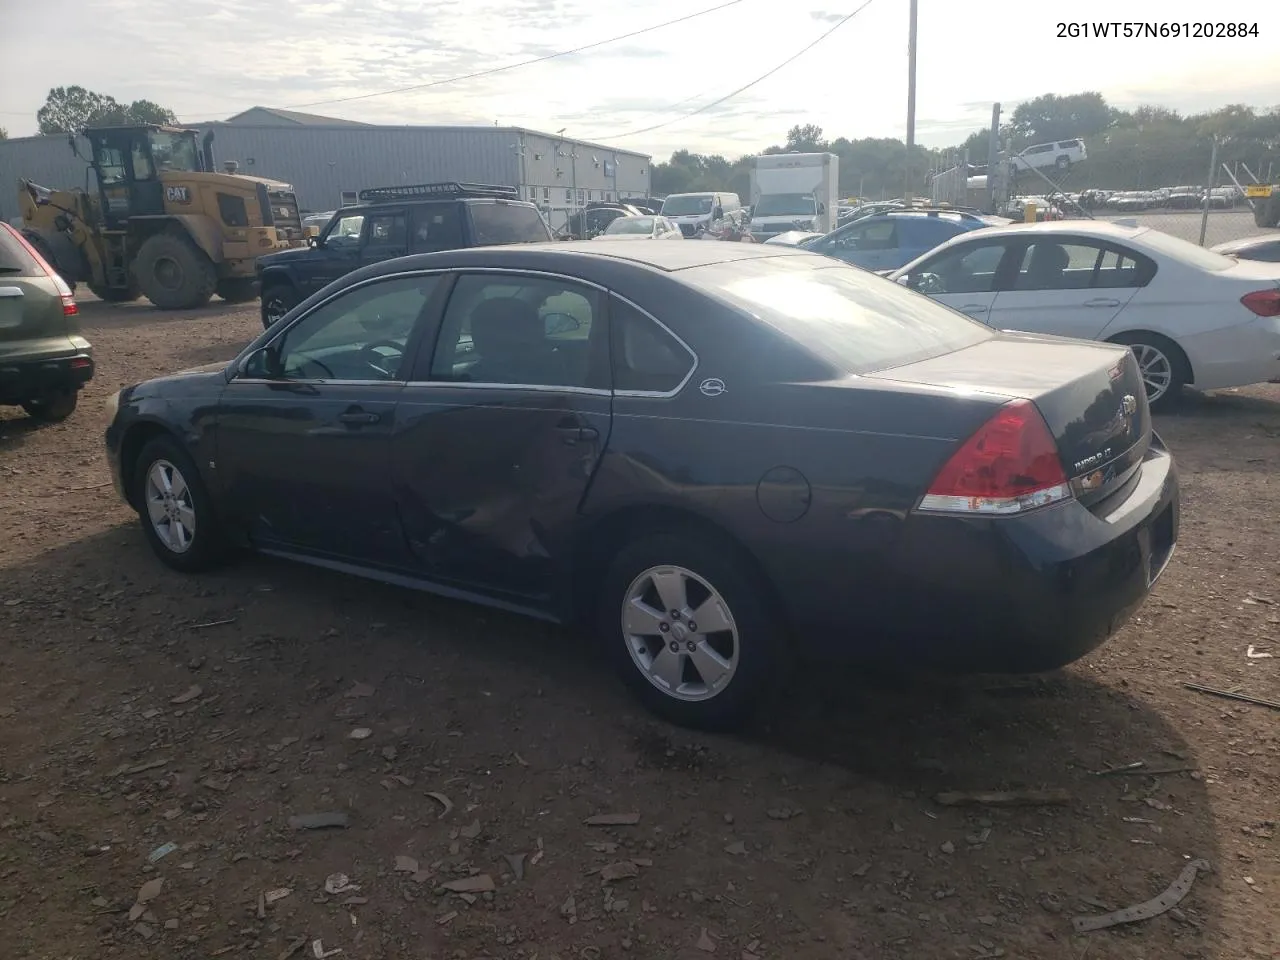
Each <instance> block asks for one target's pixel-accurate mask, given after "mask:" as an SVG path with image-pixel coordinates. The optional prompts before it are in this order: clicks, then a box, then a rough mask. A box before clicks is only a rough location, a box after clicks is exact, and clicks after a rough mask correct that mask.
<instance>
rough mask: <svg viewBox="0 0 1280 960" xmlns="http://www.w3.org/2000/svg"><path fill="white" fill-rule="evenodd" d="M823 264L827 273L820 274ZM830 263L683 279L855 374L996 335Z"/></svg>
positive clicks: (795, 262) (722, 267) (760, 266)
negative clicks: (817, 265)
mask: <svg viewBox="0 0 1280 960" xmlns="http://www.w3.org/2000/svg"><path fill="white" fill-rule="evenodd" d="M815 262H816V263H821V264H822V266H821V267H819V268H817V269H814V264H815ZM829 263H830V261H826V260H817V259H816V258H810V257H807V256H785V257H769V258H761V259H751V260H738V261H732V262H728V263H719V264H714V265H711V266H707V267H699V268H695V269H693V270H687V271H684V272H683V273H684V276H685V277H686V278H687V279H688V280H689V281H690V282H691V283H693V284H694V285H695V286H698V287H699V288H701V289H703V290H705V291H706V292H708V293H711V294H713V295H715V296H717V297H719V298H721V299H723V300H726V301H728V302H729V303H731V304H733V305H734V306H736V307H738V308H739V309H740V310H742V311H743V312H744V313H748V314H753V315H754V316H756V317H758V318H759V319H760V320H762V321H763V322H765V323H767V324H769V325H770V326H771V327H773V328H774V329H775V330H778V331H779V332H781V333H782V334H784V335H785V336H787V337H789V338H790V339H792V340H794V341H795V342H796V343H798V344H800V345H801V346H802V347H804V348H805V349H806V350H808V351H809V352H810V353H812V354H814V355H815V356H818V357H822V358H824V359H825V360H827V361H828V362H830V363H832V364H834V365H835V366H837V367H839V368H840V369H842V370H846V371H848V372H849V373H855V374H856V373H869V372H871V371H873V370H883V369H886V368H888V367H896V366H901V365H902V364H905V363H914V362H915V361H917V360H924V359H927V358H929V357H936V356H940V355H942V354H944V353H950V352H952V351H954V350H959V349H961V348H963V347H968V346H972V345H973V344H975V343H981V342H983V341H984V340H989V339H991V337H992V336H993V335H994V334H993V333H992V331H991V330H990V329H989V328H987V327H985V326H983V325H982V324H980V323H978V322H976V321H974V320H970V319H969V318H968V317H965V316H964V315H962V314H960V313H956V312H954V311H952V310H948V309H947V308H946V307H942V306H939V305H938V304H936V303H934V302H933V301H931V300H929V299H928V298H927V297H922V296H919V295H918V294H915V293H912V292H911V291H909V290H907V289H905V288H904V287H902V286H900V285H898V284H896V283H893V282H892V281H889V280H884V279H882V278H880V277H877V276H875V275H874V274H870V273H867V272H866V271H864V270H860V269H858V268H856V267H848V266H828V265H827V264H829ZM743 320H744V321H747V320H748V318H747V317H743Z"/></svg>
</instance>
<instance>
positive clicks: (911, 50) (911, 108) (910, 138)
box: [902, 0, 917, 200]
mask: <svg viewBox="0 0 1280 960" xmlns="http://www.w3.org/2000/svg"><path fill="white" fill-rule="evenodd" d="M916 8H917V0H911V27H910V29H909V31H908V35H907V162H906V164H905V165H904V166H905V170H904V172H903V189H902V199H903V200H910V199H911V155H912V154H913V153H915V150H916V12H917V9H916Z"/></svg>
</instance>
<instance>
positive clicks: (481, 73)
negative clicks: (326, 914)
mask: <svg viewBox="0 0 1280 960" xmlns="http://www.w3.org/2000/svg"><path fill="white" fill-rule="evenodd" d="M743 2H745V0H728V2H727V3H722V4H720V5H719V6H716V7H708V8H707V9H706V10H699V11H698V12H697V13H688V14H685V15H684V16H683V17H676V19H674V20H667V21H665V22H663V23H659V24H655V25H654V26H652V27H645V28H644V29H642V30H632V31H631V32H630V33H624V34H621V35H619V36H616V37H609V38H608V39H607V40H596V41H594V42H593V43H587V44H583V45H582V46H580V47H574V48H573V49H572V50H561V51H560V52H559V53H548V54H546V55H544V56H541V57H534V58H533V59H532V60H521V61H520V62H519V63H509V64H507V65H506V66H502V67H491V68H489V69H487V70H477V71H476V72H475V73H465V74H462V75H461V76H457V77H447V78H446V79H444V80H432V81H431V82H429V83H418V84H414V85H413V86H409V87H396V88H394V89H392V90H382V91H379V92H378V93H362V94H359V95H357V96H353V97H338V98H336V99H333V100H313V101H311V102H310V103H296V104H293V105H292V106H290V107H283V108H282V109H285V110H300V109H302V108H303V107H322V106H325V105H327V104H331V103H350V102H351V101H353V100H369V99H371V98H373V97H385V96H390V95H391V94H393V93H411V92H413V91H415V90H426V89H428V88H430V87H441V86H444V85H445V84H448V83H461V82H462V81H463V80H475V79H477V78H479V77H491V76H493V75H494V74H495V73H504V72H505V71H507V70H516V69H519V68H520V67H530V66H533V65H534V64H535V63H546V62H547V61H548V60H557V59H559V58H560V57H569V56H573V55H574V54H577V53H582V52H584V51H586V50H594V49H595V48H596V47H603V46H607V45H608V44H611V43H617V42H618V41H620V40H630V39H631V38H632V37H638V36H640V35H642V34H645V33H652V32H653V31H655V30H661V29H663V28H664V27H672V26H675V25H676V24H677V23H684V22H686V21H688V20H694V19H696V18H698V17H705V16H706V15H707V14H709V13H715V12H716V11H718V10H725V9H728V8H729V7H735V6H737V5H738V4H740V3H743Z"/></svg>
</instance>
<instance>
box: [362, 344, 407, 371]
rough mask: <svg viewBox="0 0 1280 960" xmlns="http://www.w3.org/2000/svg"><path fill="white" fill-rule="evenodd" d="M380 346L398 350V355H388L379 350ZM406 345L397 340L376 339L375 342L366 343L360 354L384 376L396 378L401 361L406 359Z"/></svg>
mask: <svg viewBox="0 0 1280 960" xmlns="http://www.w3.org/2000/svg"><path fill="white" fill-rule="evenodd" d="M379 347H390V348H391V349H392V350H394V351H395V352H396V355H395V356H394V357H387V356H386V355H384V354H381V353H379V352H378V348H379ZM404 347H405V345H404V344H403V343H400V342H399V341H397V340H375V341H374V342H373V343H366V344H365V345H364V346H363V347H361V348H360V356H361V357H362V358H363V360H364V362H365V363H367V364H368V365H369V366H371V367H373V369H374V370H376V371H377V372H378V373H380V374H382V376H384V377H386V378H387V379H388V380H394V379H395V376H396V372H397V370H398V369H399V366H400V361H401V360H403V359H404Z"/></svg>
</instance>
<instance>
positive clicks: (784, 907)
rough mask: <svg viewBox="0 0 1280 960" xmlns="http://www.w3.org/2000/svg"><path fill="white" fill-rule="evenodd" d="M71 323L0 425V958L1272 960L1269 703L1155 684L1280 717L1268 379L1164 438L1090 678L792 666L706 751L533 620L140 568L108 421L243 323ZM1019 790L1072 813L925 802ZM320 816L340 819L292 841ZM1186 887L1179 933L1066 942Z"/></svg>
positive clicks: (1274, 412) (1277, 764) (1278, 416)
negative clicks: (88, 356) (81, 349)
mask: <svg viewBox="0 0 1280 960" xmlns="http://www.w3.org/2000/svg"><path fill="white" fill-rule="evenodd" d="M83 315H84V321H85V322H84V327H85V330H86V333H87V335H88V336H89V337H90V338H91V340H92V341H93V343H94V346H95V349H96V353H97V357H98V362H99V368H98V375H97V378H96V379H95V380H94V381H93V383H92V384H91V385H90V387H89V388H88V390H87V391H86V393H85V395H84V397H83V399H82V405H81V408H80V409H79V410H78V411H77V413H76V414H75V416H74V417H73V418H72V419H71V420H69V421H68V422H66V423H64V424H61V425H56V426H36V425H34V424H33V423H32V422H30V421H28V420H26V419H24V418H23V417H22V414H21V412H20V411H16V410H8V409H6V410H4V411H3V412H0V478H2V480H3V486H2V487H0V531H2V532H3V536H2V537H0V931H3V941H2V942H0V955H2V956H4V957H14V958H27V957H30V958H40V960H70V958H90V957H94V958H97V957H102V956H108V957H156V958H187V957H191V958H197V957H198V958H206V957H217V956H240V955H250V956H253V957H263V958H271V960H275V958H277V957H286V956H294V957H298V958H304V957H314V956H318V955H319V954H318V953H317V952H316V951H317V950H320V949H322V950H323V951H324V952H325V955H328V952H330V951H337V950H341V951H342V952H341V953H337V954H335V956H337V957H338V958H339V960H347V958H381V957H415V958H459V960H461V958H481V957H502V958H523V960H552V958H558V960H593V958H594V960H609V958H619V957H628V956H630V957H645V958H648V957H653V958H676V960H679V958H685V957H691V958H698V957H707V956H715V957H722V958H724V957H728V958H732V960H739V958H747V960H750V958H751V957H758V958H762V960H785V958H794V957H803V958H818V960H825V958H840V960H851V958H855V960H856V958H868V960H870V958H875V960H881V958H884V960H896V958H902V960H907V958H910V960H928V958H935V957H936V958H968V960H973V958H983V957H1009V958H1015V957H1022V958H1045V960H1055V958H1072V960H1077V958H1082V957H1086V956H1087V957H1089V958H1090V960H1098V958H1106V957H1116V958H1120V957H1123V958H1146V960H1165V958H1178V957H1186V958H1231V960H1237V958H1254V957H1258V958H1275V957H1280V839H1278V834H1280V828H1278V827H1277V822H1276V821H1277V819H1280V803H1277V799H1276V798H1277V796H1280V711H1276V710H1271V709H1268V708H1266V707H1261V706H1253V705H1249V704H1246V703H1240V702H1235V701H1231V700H1225V699H1219V698H1215V697H1212V696H1206V695H1204V694H1202V693H1198V692H1194V691H1191V690H1188V689H1186V688H1184V687H1183V683H1184V681H1194V682H1198V683H1202V684H1206V685H1209V686H1213V687H1219V688H1232V689H1238V690H1240V691H1243V692H1247V693H1250V694H1252V695H1254V696H1258V697H1264V698H1268V699H1271V700H1278V699H1280V580H1278V579H1277V574H1278V572H1280V563H1278V561H1280V520H1278V519H1277V517H1278V516H1280V513H1278V511H1280V483H1278V482H1277V479H1276V478H1277V476H1278V474H1277V470H1278V469H1280V387H1274V386H1272V387H1258V388H1253V389H1250V390H1241V391H1229V392H1222V393H1219V394H1216V395H1213V396H1209V397H1204V398H1196V399H1194V400H1193V401H1192V402H1190V403H1189V404H1188V405H1187V407H1186V409H1185V410H1184V411H1182V412H1180V413H1179V414H1177V415H1173V416H1169V417H1165V418H1162V419H1161V420H1160V421H1159V423H1158V427H1159V429H1160V430H1161V432H1162V434H1163V435H1164V437H1165V439H1166V440H1167V442H1168V443H1169V444H1170V446H1171V447H1172V448H1173V450H1174V451H1175V453H1176V455H1177V456H1178V458H1179V463H1180V468H1181V472H1182V483H1183V488H1182V489H1183V526H1182V534H1181V542H1180V544H1179V547H1178V552H1177V554H1176V556H1175V558H1174V560H1173V562H1172V564H1171V565H1170V567H1169V569H1168V571H1167V573H1166V575H1165V577H1164V578H1163V579H1162V580H1161V582H1160V583H1159V585H1158V586H1157V588H1156V590H1155V592H1154V595H1153V596H1152V597H1151V599H1150V601H1149V602H1148V603H1147V605H1146V606H1145V608H1144V609H1143V610H1142V611H1141V614H1140V616H1139V617H1138V618H1137V619H1136V620H1134V622H1132V623H1131V624H1129V625H1128V626H1126V627H1125V628H1124V629H1123V630H1122V631H1121V632H1120V633H1119V635H1118V636H1116V637H1115V638H1114V639H1113V640H1112V641H1111V642H1110V643H1108V644H1107V645H1106V646H1104V647H1103V648H1102V649H1101V650H1100V651H1098V652H1097V653H1096V654H1094V655H1093V656H1090V657H1089V658H1087V659H1086V660H1084V661H1082V662H1081V663H1078V664H1076V665H1073V666H1072V667H1071V668H1069V669H1067V670H1065V671H1062V672H1061V673H1059V674H1056V675H1053V676H1050V677H1045V678H1037V679H1036V680H1034V681H1028V680H1022V679H1011V678H997V679H992V678H977V679H973V680H969V681H964V682H955V681H951V682H941V681H925V680H916V681H913V682H911V683H910V684H907V683H904V682H901V681H897V682H889V681H886V680H883V679H881V680H879V681H877V682H876V683H875V684H871V683H868V682H867V681H865V679H864V678H859V677H855V676H845V675H840V674H838V673H833V672H831V671H823V672H822V673H821V675H813V674H809V675H802V676H801V677H800V678H798V679H797V680H796V681H794V682H793V683H792V685H791V687H790V688H789V689H788V690H787V691H784V692H783V693H782V694H781V695H780V696H779V697H778V698H777V701H776V702H775V703H773V704H772V705H771V706H770V708H769V709H768V710H767V711H766V712H765V714H764V719H762V720H761V721H760V722H759V723H758V724H757V725H756V727H755V728H754V729H752V730H750V731H749V732H747V733H746V734H744V735H741V736H739V737H718V736H710V735H699V734H691V733H689V732H685V731H681V730H677V729H673V728H670V727H667V726H664V725H663V724H661V723H659V722H657V721H655V720H653V719H651V718H650V717H648V716H646V715H644V714H643V713H641V712H640V711H639V710H638V709H637V708H636V706H635V705H634V704H633V702H632V701H631V700H630V699H629V698H628V697H627V695H626V694H625V693H624V692H623V690H622V689H621V687H620V685H619V684H618V683H617V682H616V681H615V679H614V678H613V677H612V676H611V675H610V674H609V672H608V671H607V669H606V668H605V667H604V666H603V665H602V663H601V658H600V657H599V656H597V655H596V654H595V653H594V652H593V651H592V649H591V647H590V645H589V644H588V643H586V642H584V641H583V640H580V639H576V638H573V637H569V636H567V635H565V634H563V633H561V632H559V631H556V630H554V629H551V628H548V627H545V626H542V625H538V624H531V623H529V622H525V621H523V620H519V619H516V618H514V617H510V616H507V615H504V614H499V613H494V612H491V611H486V610H481V609H477V608H473V607H470V606H466V605H462V604H459V603H454V602H448V601H443V600H439V599H435V598H432V597H428V596H423V595H418V594H414V593H409V592H406V591H403V590H398V589H392V588H389V587H384V586H380V585H377V584H371V583H366V582H363V581H359V580H355V579H351V578H346V577H342V576H339V575H337V574H330V573H327V572H321V571H316V570H312V569H308V568H305V567H301V566H296V565H291V564H287V563H284V562H279V561H273V560H267V559H261V558H258V559H248V560H246V561H244V562H241V563H239V564H237V565H235V566H233V567H231V568H230V569H227V570H225V571H223V572H220V573H218V574H216V575H211V576H205V577H201V578H197V579H192V578H187V577H183V576H181V575H179V574H176V573H173V572H170V571H168V570H166V569H165V568H164V567H162V566H161V565H160V563H159V562H158V561H157V560H155V559H153V557H152V556H151V554H150V553H149V551H148V548H147V546H146V544H145V543H144V540H143V537H142V533H141V531H140V529H139V528H138V525H137V521H136V518H135V517H134V516H132V515H131V514H130V513H129V511H128V510H127V509H126V508H125V507H123V506H122V505H121V504H120V503H118V502H117V500H116V498H115V495H114V493H113V492H112V489H111V487H110V485H109V483H108V479H107V471H106V466H105V463H104V458H103V453H102V429H103V426H104V417H105V413H104V411H103V406H102V404H103V401H104V400H105V399H106V397H107V396H108V395H109V394H110V393H112V392H113V391H115V390H116V389H117V388H118V387H120V386H121V385H123V384H126V383H129V382H132V381H135V380H138V379H142V378H145V377H148V376H152V375H155V374H159V373H161V372H166V371H171V370H173V369H177V368H181V367H185V366H191V365H195V364H197V363H202V362H206V361H210V360H215V359H225V358H230V357H231V356H233V355H234V354H235V353H236V352H237V350H238V349H239V347H240V346H241V345H242V344H243V343H244V342H245V341H246V340H247V339H248V338H249V337H250V336H252V335H253V334H254V333H255V332H256V331H257V329H258V322H257V318H256V307H255V308H250V309H239V310H232V309H229V308H226V307H224V306H218V305H217V304H216V302H215V304H214V305H211V306H210V307H208V308H206V309H203V310H200V311H195V312H188V313H161V312H159V311H156V310H154V309H151V308H150V307H148V306H146V305H144V304H137V305H129V306H126V307H112V306H108V305H106V304H102V303H98V302H96V301H93V300H91V299H89V298H86V300H85V302H84V303H83ZM1250 646H1252V647H1253V648H1254V653H1255V654H1256V653H1259V652H1274V653H1275V654H1276V656H1275V657H1272V658H1266V657H1255V658H1250V657H1248V656H1247V651H1248V649H1249V648H1250ZM358 729H362V730H367V731H370V732H369V733H368V735H367V736H366V737H365V738H364V739H357V738H355V736H354V735H355V731H356V730H358ZM1138 761H1142V762H1143V763H1144V764H1145V767H1143V768H1140V769H1138V770H1123V771H1119V772H1115V773H1111V774H1107V775H1102V776H1099V775H1097V772H1098V771H1102V770H1105V769H1107V768H1113V767H1120V766H1123V765H1127V764H1132V763H1135V762H1138ZM1147 771H1152V772H1147ZM1029 788H1047V789H1060V790H1062V791H1065V793H1066V795H1067V797H1068V798H1069V802H1068V803H1067V804H1066V805H1061V806H1039V807H1030V808H1020V809H1002V808H992V807H979V808H957V807H948V806H943V805H941V804H940V803H938V802H937V801H936V800H935V797H936V795H937V794H938V793H939V792H940V791H951V790H1018V789H1029ZM446 807H447V809H446ZM317 813H341V814H344V815H345V816H346V818H347V826H346V827H345V828H331V829H316V830H309V829H295V828H294V826H293V825H291V823H290V818H291V817H295V816H299V815H305V814H317ZM598 814H636V815H638V822H635V823H634V824H631V825H621V826H600V825H590V824H589V823H588V818H590V817H592V816H594V815H598ZM166 845H176V846H174V847H172V848H170V849H171V852H167V853H164V851H165V850H166ZM162 853H164V855H163V856H161V854H162ZM157 857H158V858H159V859H157V860H156V862H154V863H151V862H149V860H150V859H153V858H157ZM1195 858H1204V859H1205V860H1207V861H1208V862H1209V864H1210V865H1211V871H1210V872H1208V873H1202V874H1200V875H1199V877H1198V878H1197V879H1196V880H1195V883H1194V886H1193V888H1192V889H1191V892H1190V894H1189V895H1188V896H1187V897H1186V899H1185V900H1183V901H1182V903H1181V904H1180V906H1179V907H1177V908H1176V909H1175V910H1174V911H1171V912H1169V913H1166V914H1164V915H1163V916H1159V917H1157V918H1155V919H1151V920H1147V921H1145V922H1140V923H1135V924H1132V925H1129V926H1123V927H1116V928H1112V929H1109V930H1102V931H1097V932H1091V933H1083V934H1077V933H1074V932H1073V929H1072V925H1071V918H1072V917H1074V916H1078V915H1081V914H1099V913H1103V912H1105V911H1107V910H1112V909H1116V908H1119V907H1125V906H1129V905H1132V904H1136V903H1140V902H1142V901H1146V900H1148V899H1150V898H1152V897H1155V896H1157V895H1158V894H1160V893H1161V892H1162V891H1164V890H1165V888H1166V887H1168V886H1169V884H1170V883H1172V882H1173V881H1174V880H1175V879H1176V878H1177V877H1178V875H1179V872H1180V871H1181V870H1182V869H1183V868H1184V866H1185V865H1186V864H1187V863H1188V862H1189V860H1191V859H1195ZM606 867H607V868H608V869H606V870H605V871H604V873H603V874H602V873H601V868H606ZM339 873H341V874H345V875H346V877H347V878H348V882H349V884H350V886H348V887H347V889H345V890H341V892H338V893H327V892H326V890H325V884H326V879H327V878H331V876H332V875H333V874H339ZM467 878H472V879H471V883H472V884H473V885H474V889H475V891H476V892H474V893H460V892H456V891H452V890H446V889H444V885H445V884H447V883H450V882H452V881H457V880H462V879H467ZM160 881H162V883H161V882H160ZM157 886H158V887H159V889H158V891H157ZM490 887H491V889H490ZM281 890H283V891H287V895H284V896H281V897H279V898H277V892H278V891H281ZM269 891H270V892H271V893H270V894H269V895H266V896H264V895H265V894H268V892H269ZM139 899H141V900H142V901H143V902H141V903H140V904H138V905H137V906H136V907H135V903H137V901H139ZM268 901H269V902H268ZM131 908H133V909H131ZM317 941H318V943H317ZM291 949H292V950H293V952H292V953H291V952H290V951H291Z"/></svg>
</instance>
